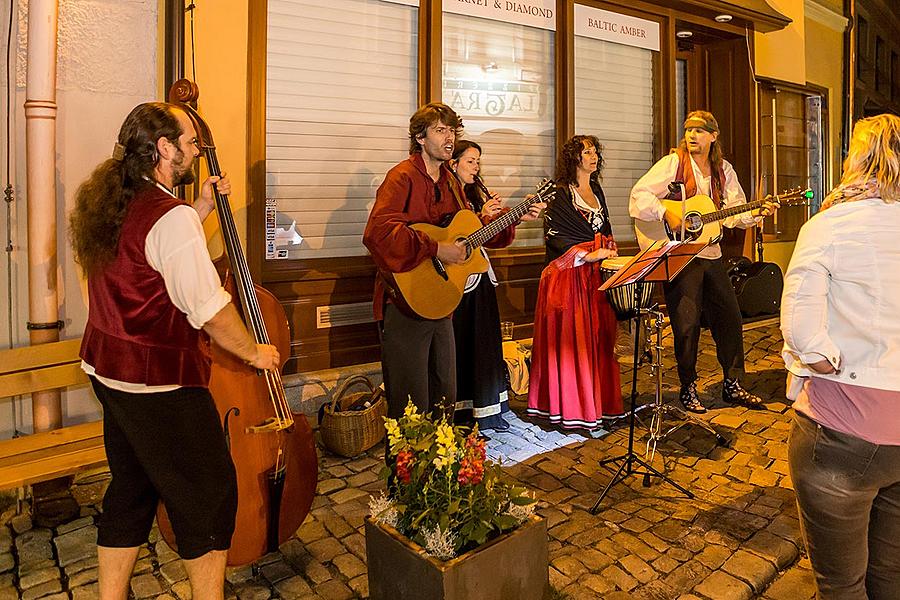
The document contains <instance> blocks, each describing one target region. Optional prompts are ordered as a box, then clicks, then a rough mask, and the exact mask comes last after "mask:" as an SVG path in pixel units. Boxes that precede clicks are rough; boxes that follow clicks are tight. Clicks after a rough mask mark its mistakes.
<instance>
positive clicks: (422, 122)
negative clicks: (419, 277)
mask: <svg viewBox="0 0 900 600" xmlns="http://www.w3.org/2000/svg"><path fill="white" fill-rule="evenodd" d="M461 131H462V120H461V119H460V118H459V115H457V114H456V113H455V112H454V111H453V109H451V108H450V107H449V106H447V105H446V104H443V103H441V102H432V103H430V104H426V105H425V106H423V107H421V108H420V109H419V110H417V111H416V112H415V113H414V114H413V116H412V117H410V119H409V153H410V156H409V158H408V159H406V160H404V161H402V162H401V163H400V164H398V165H396V166H394V167H393V168H392V169H391V170H390V171H388V173H387V175H385V178H384V182H382V184H381V186H380V187H379V188H378V192H377V193H376V195H375V205H374V206H373V207H372V212H371V213H370V214H369V221H368V223H366V230H365V233H363V243H364V244H365V245H366V248H368V249H369V252H371V253H372V259H373V260H374V261H375V266H376V267H378V277H377V278H376V280H375V299H374V309H375V320H376V321H381V322H382V340H381V366H382V374H383V375H384V384H385V390H386V392H387V397H388V416H389V417H392V418H397V417H400V416H401V415H402V414H403V409H404V407H405V406H406V403H407V401H408V400H409V399H411V400H412V401H413V403H415V405H416V407H417V408H418V409H419V411H420V412H432V411H435V412H436V411H439V410H446V411H448V412H449V411H452V410H453V407H454V406H455V405H456V346H455V344H454V338H453V325H452V323H451V321H450V317H449V313H450V312H452V307H451V310H450V311H448V316H446V317H443V318H437V319H426V318H422V317H419V316H415V315H414V314H413V313H412V311H411V310H410V309H409V308H408V307H406V305H405V301H404V300H403V298H402V295H401V294H400V293H399V291H398V290H397V287H396V286H395V285H394V282H393V277H392V274H394V273H405V272H408V271H411V270H412V269H414V268H415V267H417V266H418V265H419V264H421V263H422V262H424V261H432V260H433V261H435V265H436V266H441V268H443V266H447V265H458V264H461V263H463V262H465V261H466V259H467V258H468V256H467V248H466V245H465V244H463V243H461V242H458V241H457V242H453V241H440V242H439V241H436V240H435V239H433V238H431V237H429V236H428V234H426V233H425V232H423V231H417V230H415V229H413V228H412V227H410V226H411V225H413V224H416V223H429V224H432V225H440V224H443V223H444V222H445V221H448V220H449V217H452V215H454V214H455V213H457V212H458V211H460V210H462V209H468V208H470V205H469V203H468V202H467V201H466V199H465V196H464V194H463V190H462V185H461V184H460V182H459V179H458V178H457V177H456V176H455V175H454V174H453V173H451V172H450V169H449V168H448V167H447V165H446V162H447V161H448V160H450V159H451V158H452V157H453V146H454V144H455V142H456V138H457V136H458V135H459V134H460V133H461ZM543 207H544V204H543V203H539V204H534V205H533V206H532V210H530V211H529V213H528V214H527V215H525V216H523V217H522V220H533V219H535V218H537V214H538V213H539V212H540V210H541V209H542V208H543ZM513 226H514V225H510V227H513ZM496 237H497V238H501V237H503V233H502V232H501V233H500V234H498V235H497V236H496ZM505 243H508V239H507V240H506V242H505ZM485 245H486V246H490V245H491V244H490V243H487V244H485ZM501 245H502V244H501ZM438 402H443V406H437V405H436V404H435V403H438Z"/></svg>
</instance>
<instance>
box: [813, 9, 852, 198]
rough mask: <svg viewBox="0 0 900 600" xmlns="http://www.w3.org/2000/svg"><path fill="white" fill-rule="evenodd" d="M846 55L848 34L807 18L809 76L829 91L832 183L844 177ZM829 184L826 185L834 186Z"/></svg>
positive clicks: (830, 174) (830, 173) (829, 162)
mask: <svg viewBox="0 0 900 600" xmlns="http://www.w3.org/2000/svg"><path fill="white" fill-rule="evenodd" d="M843 54H844V36H843V33H842V32H840V31H836V30H835V29H833V28H831V27H827V26H825V25H823V24H821V23H819V22H818V21H814V20H812V19H809V18H807V19H806V77H807V80H808V81H809V83H811V84H814V85H818V86H821V87H824V88H826V89H827V90H828V133H829V138H830V144H829V148H828V150H829V160H828V164H829V167H830V168H829V170H830V172H829V179H828V180H826V183H828V182H830V184H831V185H833V184H834V183H836V182H837V181H839V180H840V172H841V134H842V131H843V123H842V121H841V113H842V111H843V102H844V92H843V83H842V81H843V71H842V64H843ZM831 185H826V187H829V188H830V187H831Z"/></svg>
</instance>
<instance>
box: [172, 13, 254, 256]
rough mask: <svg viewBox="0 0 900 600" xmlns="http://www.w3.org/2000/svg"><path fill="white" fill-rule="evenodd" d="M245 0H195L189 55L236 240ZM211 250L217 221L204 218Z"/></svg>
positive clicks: (243, 186)
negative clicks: (224, 179) (226, 183)
mask: <svg viewBox="0 0 900 600" xmlns="http://www.w3.org/2000/svg"><path fill="white" fill-rule="evenodd" d="M248 14H249V11H248V8H247V2H246V0H216V2H215V3H212V2H198V3H197V8H196V10H195V14H194V40H195V48H194V55H195V57H196V60H197V66H196V76H197V84H198V85H199V86H200V101H199V103H198V109H199V111H200V115H201V116H202V117H203V119H204V120H205V121H206V123H207V124H208V125H209V127H210V129H211V130H212V134H213V136H214V138H215V143H216V153H217V155H218V157H219V165H220V166H221V168H222V170H223V171H224V172H225V173H226V174H227V175H228V176H229V178H230V179H231V188H232V192H231V207H232V210H233V211H234V214H235V220H236V221H237V228H238V232H239V233H240V236H241V240H242V241H244V242H245V243H246V238H247V235H246V234H247V218H246V217H247V211H246V207H247V194H248V187H249V185H248V176H249V165H248V162H247V161H248V158H247V102H248V98H247V40H248V35H247V32H248ZM190 27H191V26H190V17H189V16H188V17H187V19H186V21H185V37H186V39H185V74H186V75H187V76H188V77H191V74H192V73H193V72H194V70H193V69H192V68H191V47H190V31H191V29H190ZM204 225H205V228H206V232H207V237H209V238H210V239H209V248H210V253H211V254H212V256H214V257H215V256H217V255H219V254H221V252H222V240H221V236H220V235H219V233H218V223H217V221H216V219H215V218H213V217H210V218H209V219H207V220H206V223H205V224H204Z"/></svg>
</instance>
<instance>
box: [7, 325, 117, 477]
mask: <svg viewBox="0 0 900 600" xmlns="http://www.w3.org/2000/svg"><path fill="white" fill-rule="evenodd" d="M80 345H81V340H80V339H74V340H66V341H63V342H54V343H51V344H41V345H38V346H27V347H23V348H15V349H13V350H3V351H0V397H2V398H8V397H12V396H19V395H27V394H31V393H33V392H41V391H46V390H52V389H57V388H67V387H71V386H76V385H84V384H86V383H88V378H87V375H85V374H84V371H82V370H81V359H80V358H78V348H79V346H80ZM104 463H106V452H105V451H104V449H103V422H102V421H93V422H90V423H82V424H80V425H72V426H69V427H62V428H60V429H56V430H54V431H48V432H46V433H35V434H32V435H25V436H22V437H18V438H13V439H10V440H2V441H0V490H5V489H11V488H18V487H23V486H28V485H31V484H34V483H38V482H41V481H46V480H49V479H55V478H57V477H63V476H65V475H72V474H74V473H75V472H76V471H78V470H79V469H81V468H86V467H94V466H98V465H102V464H104Z"/></svg>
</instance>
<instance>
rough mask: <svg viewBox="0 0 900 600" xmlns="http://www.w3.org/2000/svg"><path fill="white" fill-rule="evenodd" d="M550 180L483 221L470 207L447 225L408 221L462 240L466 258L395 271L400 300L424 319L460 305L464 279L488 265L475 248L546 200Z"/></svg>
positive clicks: (436, 235) (434, 234) (439, 238)
mask: <svg viewBox="0 0 900 600" xmlns="http://www.w3.org/2000/svg"><path fill="white" fill-rule="evenodd" d="M553 186H554V184H553V181H551V180H549V179H545V180H543V181H542V182H541V183H540V185H538V187H537V188H536V189H535V192H534V195H533V196H530V197H528V198H526V199H525V200H523V201H522V202H520V203H519V204H517V205H516V206H514V207H513V208H512V209H510V211H509V212H507V213H505V214H503V215H501V216H499V217H497V218H496V219H494V220H493V221H491V222H490V223H488V224H487V225H483V224H482V222H481V219H480V218H479V217H478V215H477V214H475V213H474V212H472V211H471V210H460V211H459V212H457V213H456V214H455V215H454V216H453V219H452V220H451V221H450V223H449V224H448V225H447V226H446V227H440V226H438V225H430V224H428V223H415V224H413V225H410V227H411V228H413V229H415V230H416V231H421V232H423V233H425V234H426V235H428V237H430V238H431V239H433V240H435V241H436V242H464V243H465V247H466V260H465V261H463V262H462V263H459V264H455V265H449V264H448V265H445V264H444V263H442V262H441V261H440V260H438V258H437V257H433V258H432V259H431V260H424V261H422V262H421V263H419V264H418V265H417V266H416V267H414V268H413V269H412V270H410V271H405V272H403V273H394V274H393V279H394V284H395V286H394V287H395V288H396V290H397V291H398V292H399V293H400V296H402V298H400V299H399V300H401V301H402V304H405V305H406V307H403V306H402V305H401V304H398V306H399V307H400V308H408V309H409V310H410V311H412V312H413V313H415V314H416V315H418V316H420V317H422V318H425V319H443V318H444V317H446V316H448V315H449V314H450V313H452V312H453V311H454V310H456V307H457V306H459V303H460V301H461V300H462V296H463V289H464V288H465V286H466V279H468V278H469V275H472V274H474V273H484V272H485V271H487V269H488V263H487V259H485V257H484V255H483V254H482V253H481V252H477V250H478V248H480V247H481V246H482V245H483V244H484V243H485V242H487V241H488V240H490V239H491V238H493V237H494V236H495V235H497V234H498V233H500V232H501V231H503V230H504V229H506V228H507V227H509V226H510V225H512V224H513V223H515V222H516V221H518V220H519V219H520V218H521V217H522V215H524V214H525V213H527V212H528V209H529V208H531V205H532V204H535V203H538V202H546V200H545V198H544V196H545V195H547V194H548V193H549V192H550V191H551V190H552V189H553Z"/></svg>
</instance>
